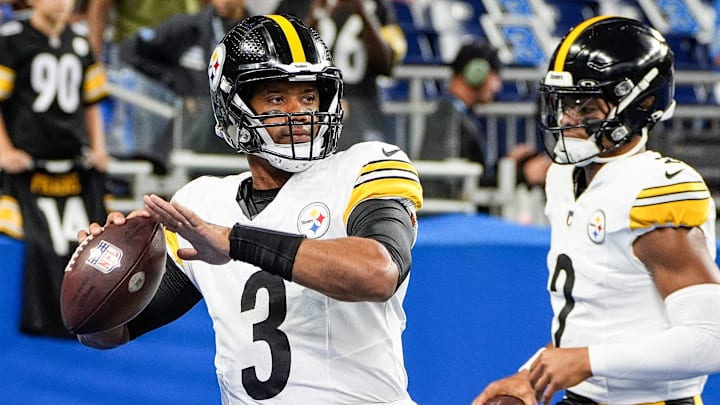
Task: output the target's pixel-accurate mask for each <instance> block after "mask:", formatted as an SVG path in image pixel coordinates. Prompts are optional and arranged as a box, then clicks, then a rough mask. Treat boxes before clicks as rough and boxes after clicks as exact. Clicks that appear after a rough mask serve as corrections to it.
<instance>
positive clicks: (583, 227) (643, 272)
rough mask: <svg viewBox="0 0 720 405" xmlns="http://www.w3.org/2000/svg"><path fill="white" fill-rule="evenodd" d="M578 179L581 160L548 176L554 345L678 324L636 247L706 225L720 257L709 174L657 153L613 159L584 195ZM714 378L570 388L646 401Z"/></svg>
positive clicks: (640, 335) (598, 397)
mask: <svg viewBox="0 0 720 405" xmlns="http://www.w3.org/2000/svg"><path fill="white" fill-rule="evenodd" d="M572 176H573V166H570V165H552V167H551V168H550V170H549V172H548V175H547V181H546V194H547V204H546V208H545V212H546V215H547V217H548V219H549V221H550V224H551V226H552V237H551V246H550V251H549V253H548V257H547V264H548V270H549V278H548V285H547V288H548V291H549V293H550V298H551V304H552V309H553V313H554V317H553V322H552V334H553V335H552V338H553V342H554V344H555V346H556V347H583V346H590V345H593V344H605V343H613V342H632V341H639V340H640V341H641V340H643V339H646V338H647V337H648V336H651V335H653V334H655V333H658V332H660V331H662V330H664V329H667V328H670V326H671V325H670V323H669V321H668V316H667V313H666V309H665V305H664V301H663V299H662V298H661V297H660V295H659V293H658V291H657V290H656V288H655V285H654V284H653V280H652V278H651V275H650V273H649V272H648V270H647V269H646V268H645V266H644V265H643V263H642V262H640V260H638V258H637V257H635V255H634V253H633V246H632V245H633V242H634V241H635V239H636V238H637V237H638V236H640V235H642V234H644V233H646V232H649V231H651V230H653V229H655V228H658V227H669V226H672V227H679V226H683V227H700V228H701V229H702V230H703V232H704V233H705V238H706V241H707V248H708V250H709V251H710V252H711V254H712V257H715V249H716V248H715V204H714V202H713V200H712V198H711V196H710V193H709V191H708V189H707V186H706V185H705V183H704V182H703V180H702V178H701V176H700V175H699V174H698V173H697V172H696V171H695V170H694V169H693V168H691V167H690V166H688V165H687V164H685V163H683V162H680V161H677V160H674V159H670V158H667V157H663V156H661V155H660V154H658V153H656V152H652V151H646V152H643V153H640V154H637V155H634V156H631V157H628V158H625V159H620V160H617V161H612V162H610V163H607V164H605V165H604V166H603V167H602V168H601V169H600V170H599V171H598V172H597V174H596V175H595V178H594V179H593V180H592V182H591V183H590V184H589V186H588V187H587V189H586V190H585V191H584V192H583V193H582V194H581V195H580V197H579V198H577V199H575V196H574V193H573V184H574V183H573V179H572ZM705 380H706V377H705V376H699V377H696V378H691V379H686V380H681V381H633V380H618V379H610V378H603V377H592V378H590V379H588V380H586V381H585V382H583V383H581V384H579V385H578V386H576V387H573V388H571V389H570V390H571V391H573V392H575V393H577V394H579V395H583V396H586V397H589V398H592V399H593V400H595V401H597V402H600V403H610V404H619V403H622V404H629V403H647V402H656V401H661V400H665V399H672V398H683V397H690V396H693V395H697V394H700V393H701V391H702V389H703V386H704V384H705Z"/></svg>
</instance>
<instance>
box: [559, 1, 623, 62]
mask: <svg viewBox="0 0 720 405" xmlns="http://www.w3.org/2000/svg"><path fill="white" fill-rule="evenodd" d="M613 17H614V16H611V15H601V16H597V17H593V18H590V19H587V20H585V21H583V22H582V23H580V24H579V25H578V26H576V27H575V28H573V29H572V31H570V32H569V33H568V34H567V35H566V36H565V39H564V40H563V42H562V43H561V44H560V47H559V48H558V51H557V55H556V56H555V66H553V71H555V72H562V71H563V70H565V59H566V58H567V54H568V52H570V47H571V46H572V44H574V43H575V40H576V39H577V37H579V36H580V34H582V32H583V31H585V28H587V27H589V26H590V25H592V24H595V23H596V22H598V21H602V20H607V19H608V18H613Z"/></svg>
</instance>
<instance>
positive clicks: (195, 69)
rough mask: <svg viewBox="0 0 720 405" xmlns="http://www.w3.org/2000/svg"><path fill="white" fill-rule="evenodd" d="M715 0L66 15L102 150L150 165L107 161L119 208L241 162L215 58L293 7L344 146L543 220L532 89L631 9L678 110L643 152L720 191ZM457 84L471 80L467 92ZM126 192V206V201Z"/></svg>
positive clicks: (396, 0)
mask: <svg viewBox="0 0 720 405" xmlns="http://www.w3.org/2000/svg"><path fill="white" fill-rule="evenodd" d="M716 3H720V2H717V1H716V2H713V1H711V0H674V1H663V2H655V1H650V0H523V1H517V0H434V1H429V0H302V1H283V0H275V1H262V2H255V1H252V2H250V1H244V0H176V1H169V0H163V1H133V0H84V1H77V2H76V5H75V7H76V13H75V16H74V17H73V22H74V23H75V24H79V25H81V26H84V27H85V29H86V32H87V35H88V38H89V40H90V45H91V48H92V50H93V53H94V54H95V56H96V58H98V60H101V61H102V62H104V63H105V65H106V68H107V72H108V79H109V83H110V97H109V98H107V99H106V100H104V101H103V103H102V111H103V117H104V123H105V129H106V140H107V148H108V152H109V153H110V156H111V157H112V158H114V159H115V160H117V161H128V160H131V161H137V160H140V161H147V162H150V163H151V165H152V173H151V174H149V175H143V176H142V178H143V179H144V182H143V184H135V183H136V182H135V181H134V180H133V177H132V169H131V170H129V171H130V172H131V173H130V175H128V173H127V171H126V170H113V165H111V166H110V168H109V177H108V178H109V185H110V193H111V195H113V196H114V197H115V198H117V200H118V203H117V204H118V205H117V206H118V207H122V208H126V209H125V210H127V209H128V208H132V207H133V202H132V201H133V196H137V195H140V194H141V192H142V191H143V190H144V189H149V190H155V191H160V192H163V191H164V192H166V194H171V193H172V192H173V191H174V187H175V186H176V185H178V184H182V182H184V181H185V180H186V179H187V177H188V176H192V175H193V174H195V173H201V172H208V171H210V172H213V171H216V172H227V173H230V172H235V171H237V167H236V166H233V167H227V165H226V162H227V161H226V160H222V158H221V157H217V158H216V159H213V158H212V157H211V156H206V154H213V155H215V154H228V153H232V152H231V151H230V149H229V148H227V147H226V145H225V144H224V142H222V140H220V139H219V138H216V137H215V136H214V135H213V121H212V114H211V111H210V103H209V102H208V99H207V97H208V95H207V94H208V92H207V88H206V87H207V84H206V79H205V77H206V66H205V65H206V63H207V60H208V59H209V52H210V50H211V49H212V48H213V45H214V43H216V42H217V41H218V40H219V39H220V38H221V37H222V35H223V33H224V32H225V30H226V29H227V28H228V27H230V26H232V25H233V24H234V23H235V22H237V21H238V20H240V19H242V18H243V17H244V16H247V15H252V14H260V13H284V12H287V13H291V14H296V15H298V16H302V17H303V18H305V19H306V21H308V23H310V24H311V25H312V26H314V27H316V28H317V29H318V31H319V32H320V33H321V35H322V36H323V38H324V39H325V40H326V42H328V43H329V44H330V46H331V48H332V50H333V53H334V57H335V62H336V64H337V65H338V66H340V67H341V68H342V70H343V73H344V78H345V82H346V91H345V111H346V120H345V130H344V132H343V137H342V141H341V146H340V148H341V149H345V148H347V147H348V146H349V145H350V144H352V143H355V142H358V141H362V140H384V141H389V142H393V143H396V144H398V145H399V146H401V147H403V148H404V149H405V150H407V151H408V154H409V155H410V156H411V158H413V159H415V160H418V161H421V162H420V164H419V166H418V168H419V170H420V172H421V175H425V176H424V177H425V178H426V179H427V182H426V183H427V185H428V188H427V194H428V195H427V197H428V204H427V205H426V207H425V210H424V212H425V213H426V214H431V213H435V212H457V211H465V212H475V211H484V212H490V213H491V214H495V215H498V216H502V217H504V218H507V219H511V220H516V221H520V222H523V223H543V222H544V219H543V216H542V211H541V210H542V204H543V195H542V185H543V182H544V171H545V169H546V167H547V161H546V159H544V156H543V155H542V146H541V145H540V144H541V143H540V142H539V141H538V139H537V138H536V127H535V98H536V87H537V83H538V81H539V79H540V77H541V75H542V71H543V70H544V69H545V67H546V66H545V65H546V63H547V60H548V58H549V57H550V55H549V52H551V50H552V49H553V47H554V45H555V44H556V43H557V41H558V40H559V38H560V37H561V36H562V35H564V34H565V33H566V32H567V31H568V29H569V28H571V27H572V26H574V25H575V24H577V23H578V22H580V21H582V20H584V19H586V18H588V17H591V16H594V15H600V14H612V15H623V16H629V17H634V18H636V19H639V20H641V21H644V22H647V23H649V24H651V25H652V26H654V27H655V28H657V29H658V30H659V31H661V32H662V33H663V34H664V35H665V36H666V38H667V39H668V41H669V43H670V46H671V47H672V49H673V51H674V52H675V57H676V71H677V74H676V78H677V82H676V86H677V89H676V99H677V102H678V108H677V111H676V113H675V118H674V119H673V120H671V121H669V122H667V123H665V124H664V126H663V128H661V130H662V131H661V136H655V137H653V138H652V139H651V142H652V143H653V144H652V145H651V146H652V147H653V148H655V149H656V150H660V151H661V152H664V153H666V154H669V155H671V156H675V157H678V158H681V159H684V160H686V161H687V162H689V163H691V164H693V165H695V166H696V167H697V168H698V170H699V171H700V172H701V174H702V175H703V176H704V177H705V179H706V181H707V182H708V185H709V186H710V188H711V189H712V190H713V191H714V192H716V193H720V191H718V190H720V137H719V136H718V135H719V134H720V118H718V117H720V114H718V113H720V107H719V106H718V102H719V101H720V80H718V79H719V77H718V75H717V73H716V69H717V67H718V65H717V63H716V60H717V59H718V55H720V40H717V39H715V37H716V35H718V32H717V31H718V30H717V28H716V17H715V16H716V14H717V11H716V10H717V8H718V7H720V6H719V5H718V4H716ZM27 10H28V5H27V4H26V3H25V2H23V1H4V2H2V3H0V19H2V20H3V21H10V20H13V19H21V18H24V15H25V13H26V12H27ZM464 48H468V49H464ZM473 49H474V50H473ZM463 52H464V53H463ZM468 52H469V53H468ZM478 60H482V61H485V62H488V63H487V68H484V67H483V66H485V65H482V64H477V63H474V62H477V61H478ZM471 62H473V63H471ZM466 68H467V69H466ZM473 69H474V70H473ZM478 69H480V70H478ZM478 72H479V73H478ZM473 73H474V76H473ZM454 79H455V81H459V82H461V84H453V83H454V82H453V80H454ZM457 86H465V89H464V90H463V91H464V93H462V92H458V90H457V88H458V87H457ZM459 94H464V95H459ZM453 103H454V105H455V107H457V108H456V110H457V111H459V113H458V116H459V117H460V118H461V119H460V124H458V123H457V122H455V123H452V122H450V121H453V120H452V119H445V120H438V117H440V116H442V117H446V118H447V117H448V114H447V113H446V112H447V111H451V110H453V106H452V104H453ZM443 104H445V108H446V110H443ZM433 113H435V115H433ZM453 125H455V126H456V127H453ZM438 145H440V146H441V147H439V146H438ZM225 157H227V156H225ZM425 161H429V162H430V163H432V162H438V161H440V162H446V163H448V164H450V163H452V164H453V165H456V164H457V163H458V162H460V163H461V165H460V166H457V167H456V166H452V167H451V166H447V165H446V166H442V165H433V164H429V165H424V162H425ZM463 163H476V164H475V165H472V164H470V165H464V164H463ZM237 164H240V165H242V163H233V165H237ZM115 167H117V166H115ZM443 167H444V168H443ZM456 169H457V170H456ZM114 172H115V173H114ZM448 177H452V178H451V179H448ZM136 178H139V177H136ZM438 178H440V180H438ZM437 182H441V183H442V182H446V183H449V184H446V185H444V186H443V185H440V186H436V184H435V183H437ZM123 198H129V199H130V202H129V203H128V204H125V205H121V204H120V202H119V201H120V200H122V199H123Z"/></svg>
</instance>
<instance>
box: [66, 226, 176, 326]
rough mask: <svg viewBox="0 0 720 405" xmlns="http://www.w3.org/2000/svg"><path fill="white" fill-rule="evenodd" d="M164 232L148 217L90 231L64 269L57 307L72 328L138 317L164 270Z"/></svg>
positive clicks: (108, 324) (67, 324)
mask: <svg viewBox="0 0 720 405" xmlns="http://www.w3.org/2000/svg"><path fill="white" fill-rule="evenodd" d="M165 258H166V250H165V234H164V232H163V227H162V225H161V224H160V223H159V222H157V221H155V220H153V219H152V218H148V217H134V218H129V219H128V220H127V221H126V222H125V224H123V225H113V224H111V225H108V226H106V227H105V230H104V231H103V232H102V233H101V234H99V235H97V236H93V235H90V236H88V237H87V238H86V239H85V240H84V241H82V243H80V245H79V246H78V247H77V249H76V250H75V253H73V255H72V257H71V258H70V262H69V263H68V265H67V267H66V268H65V274H64V276H63V282H62V289H61V292H60V311H61V313H62V319H63V322H64V324H65V327H66V328H67V329H68V331H70V332H71V333H75V334H87V333H95V332H101V331H104V330H108V329H111V328H114V327H117V326H120V325H123V324H125V323H126V322H128V321H130V320H131V319H133V318H134V317H135V316H137V315H138V314H139V313H140V312H141V311H142V310H143V309H145V307H146V306H147V304H149V303H150V300H151V299H152V298H153V296H154V295H155V293H156V292H157V289H158V286H159V285H160V280H161V279H162V276H163V273H164V272H165Z"/></svg>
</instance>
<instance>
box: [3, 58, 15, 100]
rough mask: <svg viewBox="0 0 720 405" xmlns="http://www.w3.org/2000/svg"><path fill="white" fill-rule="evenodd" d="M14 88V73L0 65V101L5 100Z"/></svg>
mask: <svg viewBox="0 0 720 405" xmlns="http://www.w3.org/2000/svg"><path fill="white" fill-rule="evenodd" d="M14 88H15V71H14V70H12V69H10V68H9V67H7V66H2V65H0V100H7V99H8V98H9V97H10V94H12V91H13V89H14Z"/></svg>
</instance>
